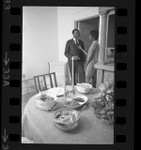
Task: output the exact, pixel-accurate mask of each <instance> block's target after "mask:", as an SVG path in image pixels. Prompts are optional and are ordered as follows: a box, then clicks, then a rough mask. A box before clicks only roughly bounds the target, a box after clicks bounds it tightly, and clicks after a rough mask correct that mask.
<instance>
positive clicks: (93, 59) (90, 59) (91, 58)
mask: <svg viewBox="0 0 141 150" xmlns="http://www.w3.org/2000/svg"><path fill="white" fill-rule="evenodd" d="M98 54H99V44H98V42H97V41H93V42H92V44H91V46H90V47H89V50H88V55H87V59H86V64H87V63H88V64H87V66H86V70H85V71H86V82H87V83H91V82H92V81H93V78H94V76H96V69H94V65H95V64H96V63H97V62H98Z"/></svg>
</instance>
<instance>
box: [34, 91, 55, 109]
mask: <svg viewBox="0 0 141 150" xmlns="http://www.w3.org/2000/svg"><path fill="white" fill-rule="evenodd" d="M36 103H37V106H38V107H40V108H43V109H45V110H51V109H52V108H53V107H54V106H55V105H56V104H57V103H56V101H55V98H53V97H51V96H49V95H46V94H41V95H40V96H38V97H37V101H36Z"/></svg>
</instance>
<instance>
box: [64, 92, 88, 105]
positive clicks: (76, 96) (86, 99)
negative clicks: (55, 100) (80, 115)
mask: <svg viewBox="0 0 141 150" xmlns="http://www.w3.org/2000/svg"><path fill="white" fill-rule="evenodd" d="M76 98H82V99H83V100H84V102H79V104H80V105H79V106H69V105H67V104H66V102H64V105H65V106H66V107H68V108H78V107H80V106H82V105H83V104H85V103H86V102H87V101H88V98H87V96H85V95H79V94H77V95H74V96H73V97H69V98H66V101H71V100H73V99H76ZM76 101H79V100H76Z"/></svg>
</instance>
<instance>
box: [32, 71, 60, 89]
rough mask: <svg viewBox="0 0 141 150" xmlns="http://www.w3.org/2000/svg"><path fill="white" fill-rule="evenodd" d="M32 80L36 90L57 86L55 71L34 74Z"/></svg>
mask: <svg viewBox="0 0 141 150" xmlns="http://www.w3.org/2000/svg"><path fill="white" fill-rule="evenodd" d="M34 82H35V86H36V91H37V92H39V91H45V90H47V89H49V88H53V87H57V86H58V85H57V80H56V74H55V72H51V73H48V74H43V75H38V76H34Z"/></svg>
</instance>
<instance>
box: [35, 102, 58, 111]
mask: <svg viewBox="0 0 141 150" xmlns="http://www.w3.org/2000/svg"><path fill="white" fill-rule="evenodd" d="M57 106H58V102H56V104H55V105H54V106H53V107H52V108H51V109H47V108H45V107H42V106H40V105H38V103H36V108H38V109H40V110H44V111H51V110H53V109H55V108H56V107H57Z"/></svg>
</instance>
